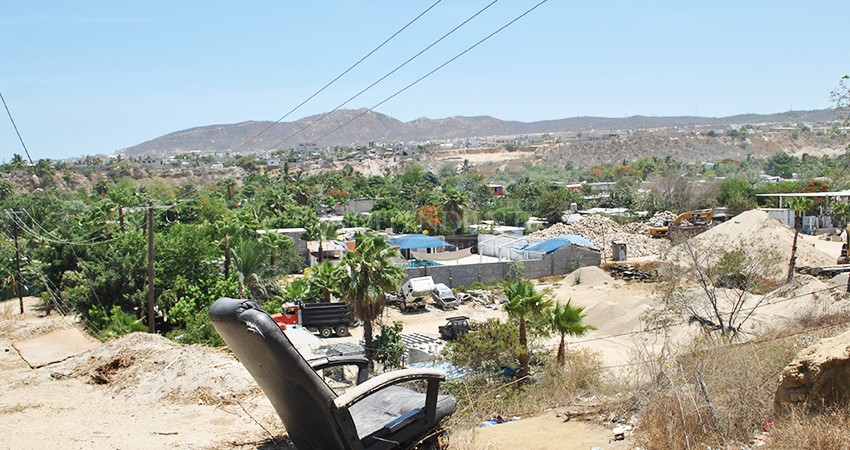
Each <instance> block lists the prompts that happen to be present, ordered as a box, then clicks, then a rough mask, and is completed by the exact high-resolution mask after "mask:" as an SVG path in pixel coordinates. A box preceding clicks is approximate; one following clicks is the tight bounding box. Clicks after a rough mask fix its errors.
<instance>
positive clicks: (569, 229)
mask: <svg viewBox="0 0 850 450" xmlns="http://www.w3.org/2000/svg"><path fill="white" fill-rule="evenodd" d="M631 229H632V227H629V229H628V230H631ZM628 230H627V229H625V228H623V227H622V226H620V225H619V224H618V223H617V222H614V221H613V220H611V219H609V218H607V217H605V216H601V215H597V214H594V215H589V216H584V217H582V219H581V220H579V221H578V222H576V223H575V224H572V225H564V224H562V223H557V224H555V225H552V226H551V227H549V228H546V229H545V230H540V231H536V232H534V233H531V235H529V237H531V238H537V239H550V238H554V237H558V236H563V235H565V234H575V235H579V236H581V237H583V238H585V239H587V240H588V241H590V242H592V243H593V244H594V245H596V246H597V247H598V248H599V249H600V250H602V256H603V258H610V257H611V256H612V249H611V243H612V242H615V241H616V242H620V243H625V244H626V253H627V255H628V257H629V258H632V257H634V258H639V257H642V256H651V255H658V254H660V253H661V251H662V249H663V248H662V246H663V245H666V244H667V243H666V242H665V241H663V240H658V239H652V238H650V237H649V236H648V235H647V234H645V233H634V232H630V231H628Z"/></svg>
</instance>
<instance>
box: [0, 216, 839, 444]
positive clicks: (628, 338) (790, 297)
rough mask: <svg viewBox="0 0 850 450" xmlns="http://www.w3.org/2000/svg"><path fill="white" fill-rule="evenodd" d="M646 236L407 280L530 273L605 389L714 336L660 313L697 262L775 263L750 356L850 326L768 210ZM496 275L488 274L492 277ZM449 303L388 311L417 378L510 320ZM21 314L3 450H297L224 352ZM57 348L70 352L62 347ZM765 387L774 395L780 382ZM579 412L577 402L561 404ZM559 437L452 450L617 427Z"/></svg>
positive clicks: (465, 296) (486, 247)
mask: <svg viewBox="0 0 850 450" xmlns="http://www.w3.org/2000/svg"><path fill="white" fill-rule="evenodd" d="M649 227H650V225H649V224H647V223H641V224H630V225H627V226H620V225H618V224H617V223H616V222H614V221H613V220H611V219H608V218H606V217H603V216H588V217H586V218H585V219H583V220H581V221H579V222H578V223H575V224H572V225H555V226H553V227H550V228H548V229H546V230H542V231H539V232H536V233H533V234H530V235H528V236H526V237H522V236H507V235H482V237H481V238H480V240H479V242H478V252H479V255H469V257H471V258H473V259H474V258H484V257H491V258H493V259H494V260H498V261H495V262H492V263H488V264H485V263H483V262H482V261H479V262H478V263H475V264H468V265H452V264H451V263H447V262H445V261H443V265H441V266H433V267H419V268H412V269H407V271H408V275H409V276H411V277H415V276H430V277H432V279H433V281H434V282H435V283H445V284H446V285H448V286H449V287H452V288H456V287H458V286H466V285H469V284H473V283H480V284H481V285H487V283H491V286H493V285H492V282H493V281H494V280H498V279H500V278H505V277H506V276H507V274H508V272H509V271H510V270H511V267H510V266H511V264H512V261H522V263H523V266H524V272H523V273H524V276H525V277H526V278H533V279H535V280H536V281H535V284H536V287H537V289H547V290H548V292H549V297H550V298H551V299H552V300H553V301H554V302H556V303H566V302H571V304H573V305H577V306H580V307H583V308H584V312H585V314H586V318H585V321H586V323H588V324H589V325H591V326H593V327H594V329H593V330H592V331H590V332H589V333H587V334H586V335H584V336H583V337H580V338H571V339H569V340H568V343H569V346H570V347H571V348H573V349H576V350H587V351H589V352H593V353H595V354H597V355H598V356H599V358H600V360H601V362H602V364H603V367H602V368H601V369H600V370H603V371H604V378H605V379H608V380H616V379H618V378H623V377H625V378H628V377H630V376H631V375H630V374H632V373H634V372H635V371H636V370H638V369H639V368H640V367H641V366H642V365H644V364H650V362H651V361H652V359H653V357H655V356H657V355H661V354H663V353H664V352H665V351H668V350H667V349H669V348H671V347H675V348H684V347H687V346H688V345H690V343H691V342H693V341H694V340H695V339H698V338H699V336H702V335H703V333H704V329H703V328H702V327H701V326H700V325H699V324H695V323H694V321H693V320H691V319H692V317H689V316H688V315H676V314H675V313H673V312H671V311H668V310H665V303H664V299H663V295H662V293H661V291H662V289H661V286H662V280H663V279H664V277H665V274H669V273H671V271H672V272H674V273H679V274H681V275H680V280H678V281H680V282H681V289H682V290H681V291H679V295H680V296H682V297H686V298H690V299H699V298H701V296H703V295H704V293H703V290H702V288H701V287H700V285H699V282H698V281H699V280H698V278H697V277H696V276H695V274H694V272H693V271H692V270H690V269H689V267H690V264H692V263H693V258H694V257H697V258H700V260H701V261H703V260H704V261H707V263H710V262H711V260H712V258H717V257H719V256H720V255H722V254H723V253H724V252H726V251H729V250H732V249H736V248H742V249H746V251H747V252H748V254H757V255H771V256H772V257H775V258H776V259H774V260H772V266H771V269H770V270H767V271H766V272H764V275H765V276H772V277H774V278H775V279H776V280H777V281H776V283H775V286H776V287H775V289H772V290H769V291H764V292H759V293H750V294H747V295H748V299H747V303H746V305H747V306H748V307H752V306H753V305H755V307H753V309H752V311H749V312H750V313H751V314H750V315H748V319H749V320H747V322H746V323H744V324H742V325H741V328H740V332H741V336H743V340H744V341H746V339H749V337H748V336H750V337H755V336H763V335H765V334H766V333H770V332H771V330H781V329H782V328H783V327H786V326H790V324H792V323H796V322H799V321H800V320H803V319H806V320H814V319H815V318H817V317H820V316H834V315H836V314H838V313H841V312H844V313H846V312H847V311H848V304H850V302H848V300H847V294H846V291H847V278H848V274H847V273H846V272H844V271H839V272H836V273H835V274H833V276H831V277H830V278H825V277H815V276H812V275H807V274H805V273H796V274H795V275H794V276H793V277H792V278H791V281H788V282H785V280H786V278H787V270H788V262H789V258H790V255H791V251H792V247H793V246H794V242H795V232H794V230H793V229H791V228H790V227H788V226H787V225H785V224H783V223H782V222H781V221H779V220H777V219H775V218H773V217H771V216H770V215H769V214H768V213H766V212H764V211H760V210H752V211H747V212H744V213H742V214H740V215H737V216H735V217H732V218H729V220H726V221H724V222H720V223H718V224H716V225H714V226H711V227H707V229H705V230H702V232H701V233H699V234H696V235H694V236H692V237H690V238H688V239H687V240H685V241H682V242H676V241H674V240H670V239H665V238H653V237H651V236H650V232H649V229H648V228H649ZM798 239H799V241H798V242H797V244H796V261H795V263H796V267H798V268H799V267H802V268H812V267H825V266H835V265H836V260H837V258H838V256H839V255H840V253H841V247H842V242H841V241H840V240H837V239H836V238H834V237H830V236H827V235H823V236H813V235H806V234H799V236H798ZM621 249H625V251H624V252H623V251H622V250H621ZM618 253H620V254H618ZM623 253H625V254H623ZM487 266H490V267H493V269H492V270H489V269H482V267H487ZM724 289H726V288H724ZM721 290H723V289H721ZM726 290H727V291H730V292H731V291H732V290H733V289H726ZM455 294H456V295H457V300H458V304H457V305H456V307H454V308H438V307H437V305H436V304H435V303H434V302H433V301H432V300H428V301H427V302H426V305H425V307H424V308H422V309H419V310H415V311H402V310H401V309H399V308H396V307H393V306H388V307H387V308H385V309H384V315H383V317H382V319H381V322H382V323H385V324H391V323H393V322H401V323H402V324H403V336H404V339H405V342H406V344H407V346H408V348H409V352H408V354H409V358H410V359H409V361H408V363H409V364H414V363H423V362H425V363H432V364H439V363H440V358H439V353H440V351H441V350H442V348H443V347H444V346H445V341H444V340H443V339H442V338H443V337H444V335H441V330H440V327H441V326H446V324H447V323H449V324H451V323H452V321H453V320H455V322H457V318H458V317H462V318H464V320H468V321H470V322H475V321H485V320H487V319H504V318H506V317H507V314H506V312H505V311H504V309H503V308H502V303H503V302H504V294H503V293H501V292H500V291H499V290H498V289H497V288H495V287H491V288H486V289H480V290H470V291H466V290H463V289H455ZM25 306H26V314H25V315H23V316H20V315H18V314H16V310H17V307H18V305H17V301H9V302H6V303H4V304H3V305H2V311H0V312H2V319H1V320H0V339H2V347H3V350H4V351H3V352H2V356H0V370H2V372H3V377H2V378H3V379H4V380H5V381H6V389H5V391H4V394H3V397H2V401H0V416H2V417H3V420H4V423H6V424H7V426H8V428H9V429H10V430H15V432H14V433H10V434H8V435H7V436H6V437H5V438H4V440H3V441H4V444H6V446H8V447H9V448H27V447H29V446H30V445H31V444H32V443H33V442H39V443H40V446H44V445H47V446H54V445H55V446H61V447H72V448H151V447H194V448H223V447H227V448H290V447H288V445H289V444H287V443H286V441H285V440H282V441H279V440H277V439H278V437H280V436H284V435H285V430H284V429H283V428H282V425H281V423H280V421H279V419H278V418H277V416H276V414H275V411H274V410H273V409H272V407H271V405H270V404H269V402H268V400H267V399H266V398H265V396H264V395H263V394H262V392H261V391H260V390H259V388H258V387H257V386H256V384H255V383H254V381H253V380H252V378H251V376H250V375H249V374H248V373H247V372H246V370H245V369H244V367H243V366H242V364H240V363H239V361H237V360H236V359H234V357H233V356H232V355H231V354H229V353H228V352H227V351H225V350H220V349H213V348H208V347H203V346H186V345H180V344H176V343H174V342H172V341H170V340H167V339H165V338H163V337H161V336H157V335H149V334H143V333H133V334H129V335H126V336H123V337H121V338H117V339H114V340H110V341H107V342H104V343H101V342H97V341H95V340H93V339H92V338H90V337H88V336H86V335H84V334H82V333H80V332H79V331H78V329H77V327H76V324H75V323H74V318H73V317H62V316H59V315H58V314H56V313H55V312H54V313H49V311H48V310H46V309H44V308H43V307H42V306H41V305H40V303H39V302H38V301H37V300H36V299H34V298H28V299H27V300H26V305H25ZM694 311H696V310H694ZM695 314H696V312H693V313H692V314H691V316H693V315H695ZM662 319H665V320H662ZM362 330H363V328H362V327H352V328H351V329H350V330H348V331H349V332H350V336H337V337H329V338H328V339H319V338H318V337H316V338H315V342H318V344H315V345H314V347H318V348H313V351H320V350H321V348H322V347H326V348H334V347H336V348H356V346H357V345H358V343H360V342H361V340H362V338H363V336H362ZM556 341H557V340H556V338H555V337H552V338H550V339H549V340H547V341H546V342H541V343H539V345H540V346H541V347H544V348H545V347H553V346H555V345H556V344H557V342H556ZM57 342H62V343H64V344H63V345H60V346H58V347H57ZM346 346H348V347H346ZM48 349H49V350H48ZM766 383H768V384H769V385H770V386H774V387H775V386H776V384H777V380H776V379H775V378H774V379H771V380H767V381H766ZM585 400H586V399H585ZM574 401H575V402H578V401H580V400H579V399H564V401H563V403H564V404H567V403H570V402H574ZM585 403H586V404H591V403H593V402H592V401H591V402H589V403H588V402H586V401H585ZM585 403H583V404H585ZM564 408H566V407H561V409H564ZM556 409H557V408H556ZM82 418H85V419H84V420H82ZM640 420H641V419H640V417H639V414H636V415H635V419H634V423H632V424H631V425H630V428H629V430H632V429H633V428H639V427H640ZM562 422H563V419H562V418H561V417H560V416H557V417H556V415H555V414H554V412H553V413H551V414H549V413H544V414H541V415H538V416H534V417H522V418H521V419H520V418H517V419H516V420H515V421H511V423H509V424H506V425H500V426H498V427H484V428H471V429H470V428H464V427H462V426H461V425H455V426H456V427H457V430H456V431H457V432H458V434H459V436H460V438H459V441H460V445H458V446H457V448H511V447H518V446H523V447H524V448H546V442H549V441H550V440H551V439H568V438H569V439H574V440H575V441H576V442H577V443H583V445H585V444H587V445H589V444H588V443H590V444H593V443H605V442H608V441H610V440H611V438H610V437H611V433H612V430H613V429H614V428H615V427H617V426H621V425H622V424H619V423H612V422H605V421H598V420H597V421H572V422H567V423H562ZM57 424H62V425H61V426H59V425H57ZM555 424H557V426H556V425H555ZM502 427H504V428H502ZM553 427H554V428H553ZM540 429H545V430H548V431H547V433H545V434H541V433H539V432H537V431H536V430H540ZM630 436H631V431H630V432H629V433H627V434H626V437H625V440H623V441H618V442H614V443H613V444H612V446H609V447H605V448H632V447H633V446H634V445H635V441H634V440H631V439H632V438H631V437H630ZM573 448H586V447H578V446H576V447H573Z"/></svg>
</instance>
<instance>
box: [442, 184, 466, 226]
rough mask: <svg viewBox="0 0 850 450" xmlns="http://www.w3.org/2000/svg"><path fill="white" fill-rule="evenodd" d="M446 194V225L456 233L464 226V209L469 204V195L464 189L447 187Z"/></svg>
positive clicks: (444, 208)
mask: <svg viewBox="0 0 850 450" xmlns="http://www.w3.org/2000/svg"><path fill="white" fill-rule="evenodd" d="M444 194H445V203H443V212H444V214H445V217H446V225H447V226H448V227H449V229H450V230H451V231H452V233H456V232H457V230H458V229H459V228H460V227H461V226H463V209H464V208H465V207H466V206H467V205H468V204H469V196H468V195H467V194H466V193H465V192H464V191H460V190H458V189H453V188H449V189H446V190H445V191H444Z"/></svg>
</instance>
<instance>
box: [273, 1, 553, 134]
mask: <svg viewBox="0 0 850 450" xmlns="http://www.w3.org/2000/svg"><path fill="white" fill-rule="evenodd" d="M498 1H499V0H493V1H492V2H490V3H489V4H487V5H486V6H484V7H483V8H481V9H479V10H478V12H476V13H475V14H473V15H471V16H469V18H467V19H466V20H464V21H463V22H461V23H460V24H459V25H458V26H456V27H454V28H452V29H451V30H449V32H448V33H446V34H444V35H442V36H441V37H440V38H439V39H437V40H436V41H434V42H432V43H431V44H429V45H428V46H427V47H425V48H423V49H422V50H420V51H419V52H418V53H416V54H415V55H413V56H411V57H410V58H409V59H408V60H407V61H405V62H403V63H401V64H400V65H398V66H397V67H396V68H395V69H393V70H391V71H389V72H388V73H387V74H386V75H384V76H382V77H381V78H378V79H377V80H376V81H375V82H374V83H372V84H370V85H369V86H366V88H364V89H363V90H361V91H360V92H358V93H356V94H354V95H353V96H352V97H351V98H349V99H348V100H346V101H344V102H342V103H340V104H339V106H337V107H336V108H334V109H332V110H330V111H328V112H326V113H324V114H322V115H321V116H319V118H318V119H316V120H314V121H312V122H310V123H308V124H307V125H305V126H304V127H302V128H301V129H300V130H298V131H296V132H295V133H293V134H291V135H289V136H287V137H286V139H284V140H282V141H280V142H278V143H277V144H275V145H273V146H272V147H271V148H269V150H274V149H275V148H277V147H278V146H280V145H281V144H283V143H285V142H288V141H289V140H290V139H292V138H294V137H295V136H298V135H299V134H301V133H303V132H304V131H305V130H306V129H308V128H310V127H312V126H313V125H315V124H316V123H317V122H319V121H321V120H323V119H324V118H325V117H328V116H329V115H331V114H333V113H334V112H335V111H338V110H339V109H340V108H342V107H343V106H345V105H347V104H348V103H350V102H351V101H352V100H354V99H356V98H357V97H359V96H361V95H363V94H364V93H365V92H366V91H368V90H369V89H372V88H373V87H375V85H377V84H378V83H380V82H382V81H384V80H385V79H387V78H388V77H389V76H390V75H392V74H394V73H396V72H397V71H399V70H400V69H401V68H402V67H404V66H406V65H408V64H409V63H410V62H412V61H413V60H414V59H416V58H418V57H419V56H421V55H422V54H423V53H425V52H427V51H428V50H430V49H431V48H432V47H434V46H435V45H437V44H439V43H440V42H441V41H442V40H443V39H445V38H447V37H449V36H450V35H452V34H453V33H454V32H455V31H457V30H459V29H460V28H461V27H463V26H464V25H466V24H467V23H469V22H470V21H472V20H473V19H475V18H476V17H478V16H479V15H480V14H481V13H483V12H484V11H486V10H487V9H489V8H490V7H491V6H493V5H495V4H496V3H497V2H498ZM546 1H548V0H543V2H540V3H539V4H537V6H540V5H541V4H542V3H545V2H546ZM537 6H535V7H534V8H536V7H537ZM534 8H532V10H533V9H534ZM529 12H531V10H529V11H527V12H526V13H525V14H528V13H529ZM525 14H523V15H525ZM520 17H522V16H520ZM518 19H519V17H518V18H517V19H514V20H513V21H512V22H515V21H516V20H518ZM502 28H504V27H502ZM497 32H498V31H497ZM494 34H495V33H494ZM485 40H486V38H485ZM479 43H480V42H479ZM476 45H478V44H476ZM464 53H465V52H464ZM458 56H460V55H458ZM455 58H457V57H455ZM450 62H451V61H450ZM408 87H409V86H408ZM405 89H406V88H405ZM390 98H392V97H390ZM385 101H386V100H385ZM366 112H368V111H366ZM366 112H364V113H363V114H366ZM361 115H362V114H361ZM358 117H359V116H358ZM346 123H348V122H346Z"/></svg>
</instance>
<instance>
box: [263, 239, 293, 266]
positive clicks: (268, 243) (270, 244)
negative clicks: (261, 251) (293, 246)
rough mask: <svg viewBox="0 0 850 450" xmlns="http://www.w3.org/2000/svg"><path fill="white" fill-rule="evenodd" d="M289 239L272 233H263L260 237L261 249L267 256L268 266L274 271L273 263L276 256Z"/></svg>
mask: <svg viewBox="0 0 850 450" xmlns="http://www.w3.org/2000/svg"><path fill="white" fill-rule="evenodd" d="M288 240H289V238H288V237H286V236H281V235H279V234H277V233H275V232H274V231H272V232H269V233H265V234H263V235H262V236H260V243H261V244H263V247H264V248H265V249H266V251H267V252H268V254H269V266H270V267H271V268H272V269H274V266H275V263H276V262H277V261H276V260H277V258H276V256H277V254H278V253H280V251H281V250H282V249H283V248H284V247H285V246H286V245H287V242H286V241H288Z"/></svg>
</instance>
